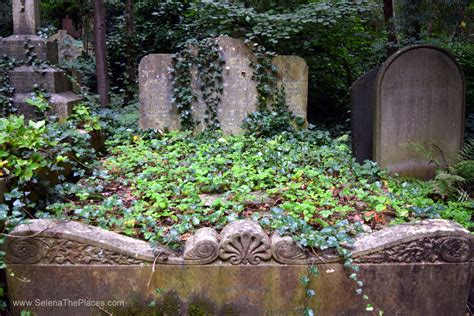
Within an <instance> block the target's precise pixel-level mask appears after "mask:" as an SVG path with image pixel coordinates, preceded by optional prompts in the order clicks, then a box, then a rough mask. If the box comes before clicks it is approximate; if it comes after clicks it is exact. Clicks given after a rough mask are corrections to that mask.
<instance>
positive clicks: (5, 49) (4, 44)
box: [0, 35, 58, 64]
mask: <svg viewBox="0 0 474 316" xmlns="http://www.w3.org/2000/svg"><path fill="white" fill-rule="evenodd" d="M27 41H28V43H29V45H31V46H33V47H34V53H35V54H36V55H37V56H38V58H39V59H42V60H47V61H49V62H50V63H51V64H57V63H58V44H57V43H54V42H50V41H45V40H44V39H42V38H41V37H39V36H36V35H12V36H8V37H5V38H2V39H0V55H7V56H10V57H11V58H14V59H16V60H18V61H26V56H25V43H26V42H27Z"/></svg>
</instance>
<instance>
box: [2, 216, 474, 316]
mask: <svg viewBox="0 0 474 316" xmlns="http://www.w3.org/2000/svg"><path fill="white" fill-rule="evenodd" d="M12 236H15V237H12ZM12 236H10V237H9V238H8V240H7V243H6V249H5V250H6V253H7V254H6V260H7V283H8V293H9V298H10V302H11V304H10V306H11V307H12V312H13V314H18V313H19V312H20V310H21V307H18V306H15V304H13V302H16V301H31V302H33V303H32V307H31V308H30V311H32V312H33V314H35V315H102V314H101V313H104V312H105V313H108V314H113V315H134V314H153V313H158V314H160V313H161V314H165V315H190V314H193V313H197V312H200V314H206V315H207V314H212V315H301V314H302V313H303V309H304V307H305V304H309V306H311V307H312V308H313V309H314V312H315V314H317V315H367V312H366V310H365V307H366V304H367V302H366V301H364V300H363V299H362V298H361V296H360V295H358V294H356V292H355V290H356V284H355V282H354V281H353V280H351V279H350V278H349V276H348V272H347V271H346V270H345V268H344V267H343V263H342V262H341V261H340V259H339V261H337V262H328V261H327V260H319V261H317V260H318V257H317V256H315V257H313V258H312V259H311V260H309V261H306V263H304V264H299V263H297V264H294V262H297V261H298V260H300V259H301V253H299V254H296V252H297V251H298V250H296V249H295V248H294V247H293V246H292V245H291V244H290V243H294V242H293V241H292V240H291V237H290V238H289V239H288V238H287V237H285V238H277V237H276V236H275V235H273V236H272V238H271V241H270V240H269V239H268V236H267V235H266V233H265V231H263V229H262V228H261V227H260V226H259V225H258V224H257V223H255V222H252V221H248V220H241V221H235V222H233V223H231V224H229V225H228V226H226V227H225V228H224V229H223V230H222V232H221V233H220V236H219V235H218V234H217V233H216V232H215V231H214V230H213V229H211V228H203V229H201V230H198V231H197V232H196V234H195V235H194V236H191V237H190V239H188V242H187V243H186V247H185V250H184V257H186V258H185V259H184V260H183V258H181V254H180V253H178V252H174V251H171V250H169V249H166V247H164V246H159V247H158V248H157V249H154V250H152V248H151V245H149V244H148V243H146V242H143V241H138V240H134V239H132V238H129V237H125V236H121V235H118V234H115V233H112V232H107V231H104V230H102V229H100V228H95V227H91V226H88V225H84V224H80V223H75V222H71V221H53V220H31V221H30V222H29V224H25V225H21V226H19V227H17V228H16V229H15V230H14V231H13V232H12ZM427 238H428V239H429V240H428V241H427ZM425 241H426V243H425ZM473 241H474V237H473V236H472V234H470V233H469V232H468V231H466V230H465V229H463V228H461V227H460V226H459V225H457V224H454V223H451V222H449V221H445V220H427V221H420V222H417V223H412V224H406V225H400V226H395V227H390V228H386V229H384V230H382V231H379V232H376V233H374V234H369V235H364V236H361V237H358V238H357V241H356V243H355V245H354V249H353V253H354V254H356V255H355V256H354V260H355V262H357V265H358V266H359V267H360V272H359V273H358V276H359V279H360V280H362V281H363V282H364V293H365V294H367V295H368V296H369V297H370V301H369V302H370V303H372V304H373V305H374V306H376V307H377V308H380V309H382V310H383V311H384V315H463V313H464V311H465V308H466V303H467V299H468V295H469V287H470V283H471V275H472V271H473V267H474V262H473V258H474V257H473V255H474V254H473V251H474V243H473ZM282 242H283V243H282ZM288 242H290V243H288ZM420 242H421V243H420ZM281 243H282V244H281ZM217 249H219V252H218V254H217V253H216V251H215V250H217ZM270 249H271V253H270V252H269V250H270ZM157 251H158V252H159V253H157ZM295 251H296V252H295ZM277 253H278V256H275V254H277ZM307 255H308V254H307ZM218 257H219V258H220V259H219V258H218ZM270 257H273V259H270ZM282 257H285V258H286V259H291V258H293V259H292V260H293V262H292V261H291V260H290V261H289V262H290V263H289V264H283V263H279V262H278V261H277V260H276V259H277V258H282ZM179 258H181V261H179V260H178V259H179ZM206 258H212V260H211V261H209V260H207V259H206ZM378 258H383V260H382V261H378V260H376V259H378ZM242 259H246V260H242ZM323 259H324V258H323ZM203 260H204V261H203ZM278 260H279V259H278ZM295 260H296V261H295ZM155 264H156V265H155ZM310 265H316V266H317V268H318V270H319V273H320V275H319V276H317V277H312V280H311V282H310V287H311V289H313V290H315V292H316V293H317V294H316V296H315V297H314V298H313V299H311V300H309V301H308V300H307V297H306V293H305V290H306V289H305V287H304V286H302V285H301V282H300V278H301V277H302V276H304V275H307V274H308V269H309V267H310ZM156 289H159V291H158V292H157V290H156ZM41 302H43V303H41ZM48 302H49V303H48ZM53 302H56V303H53ZM57 302H61V303H57ZM90 302H100V303H94V304H102V305H99V306H100V308H97V307H96V306H93V305H91V303H90ZM153 302H154V303H155V306H154V307H151V305H153V304H152V303H153ZM306 306H307V305H306Z"/></svg>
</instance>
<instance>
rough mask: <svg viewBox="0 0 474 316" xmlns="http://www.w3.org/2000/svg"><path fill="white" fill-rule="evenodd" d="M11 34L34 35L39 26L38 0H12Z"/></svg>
mask: <svg viewBox="0 0 474 316" xmlns="http://www.w3.org/2000/svg"><path fill="white" fill-rule="evenodd" d="M12 15H13V34H15V35H25V34H29V35H36V30H37V29H38V27H39V26H40V9H39V0H13V2H12Z"/></svg>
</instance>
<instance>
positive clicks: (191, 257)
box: [183, 227, 219, 264]
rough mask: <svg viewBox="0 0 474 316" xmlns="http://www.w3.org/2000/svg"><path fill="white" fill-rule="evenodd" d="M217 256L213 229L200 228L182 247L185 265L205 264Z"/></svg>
mask: <svg viewBox="0 0 474 316" xmlns="http://www.w3.org/2000/svg"><path fill="white" fill-rule="evenodd" d="M218 255H219V242H218V235H217V232H216V231H215V230H214V229H211V228H207V227H205V228H201V229H198V230H197V231H196V233H195V234H194V236H192V237H190V238H189V239H188V240H187V241H186V244H185V246H184V253H183V259H184V260H185V262H186V263H187V264H206V263H211V262H213V261H215V260H216V259H217V257H218Z"/></svg>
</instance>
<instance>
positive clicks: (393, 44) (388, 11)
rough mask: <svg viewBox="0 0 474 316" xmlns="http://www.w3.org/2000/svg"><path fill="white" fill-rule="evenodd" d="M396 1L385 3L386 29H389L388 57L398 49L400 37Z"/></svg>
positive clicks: (391, 0) (388, 0)
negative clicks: (396, 19)
mask: <svg viewBox="0 0 474 316" xmlns="http://www.w3.org/2000/svg"><path fill="white" fill-rule="evenodd" d="M393 2H394V0H384V1H383V16H384V20H385V27H386V28H387V40H388V49H387V51H388V55H392V54H393V53H395V52H396V51H397V50H398V49H397V46H398V44H399V43H398V36H397V29H396V25H395V10H394V8H393V7H394V3H393Z"/></svg>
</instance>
